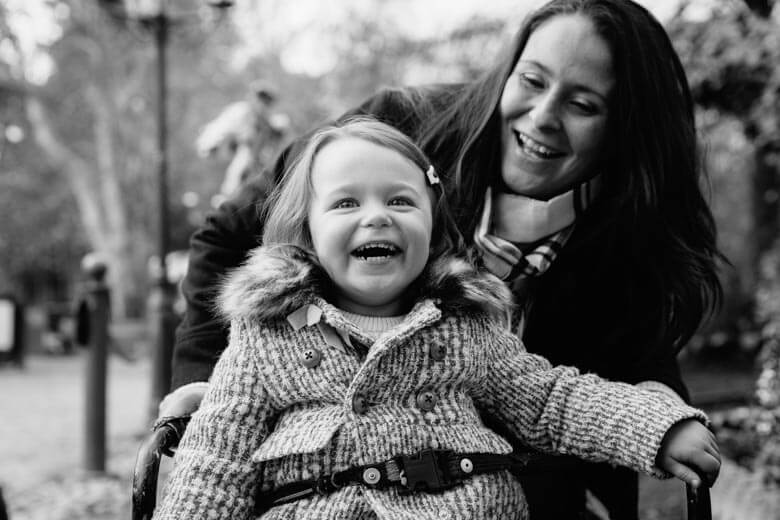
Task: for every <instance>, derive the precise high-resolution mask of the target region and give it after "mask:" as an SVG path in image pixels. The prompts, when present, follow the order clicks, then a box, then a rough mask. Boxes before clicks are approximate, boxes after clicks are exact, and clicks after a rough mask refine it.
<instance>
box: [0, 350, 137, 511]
mask: <svg viewBox="0 0 780 520" xmlns="http://www.w3.org/2000/svg"><path fill="white" fill-rule="evenodd" d="M85 362H86V354H85V353H84V352H81V353H79V354H77V355H74V356H67V357H62V356H56V357H54V356H51V357H50V356H40V355H33V356H28V357H27V358H26V359H25V366H24V368H23V369H21V370H20V369H18V368H15V367H12V366H0V417H2V418H3V419H2V420H0V486H2V488H3V494H4V496H5V499H6V501H7V502H8V507H9V509H10V512H11V520H21V519H23V518H60V517H62V518H65V516H57V515H55V514H53V511H52V510H49V512H48V515H47V516H36V514H35V513H33V512H32V511H33V509H40V508H32V509H31V505H30V504H29V502H30V501H38V502H40V501H41V500H48V499H49V498H51V499H52V500H55V499H56V497H49V498H47V497H45V496H41V495H42V487H43V486H44V484H46V483H50V482H52V481H55V482H56V481H60V482H61V484H62V485H64V486H65V488H67V484H68V481H69V480H70V481H78V480H82V479H83V475H82V474H83V473H84V472H83V470H82V468H83V460H84V446H83V444H84V440H83V439H84V422H85V418H84V407H85V393H86V389H85V383H84V373H85ZM149 374H150V364H149V361H148V360H147V359H142V360H139V361H137V362H133V363H128V362H127V361H124V360H121V359H119V358H117V357H116V356H110V357H109V364H108V394H107V403H108V411H107V426H106V428H107V442H106V444H107V445H106V450H107V452H108V464H107V468H106V469H107V472H108V473H109V474H111V475H115V477H114V479H115V480H117V481H118V482H117V485H118V486H119V487H121V488H122V489H124V490H125V491H123V493H125V494H126V493H129V489H130V487H129V484H127V483H128V482H130V480H129V479H130V476H131V474H132V465H133V459H134V453H135V446H137V445H138V439H139V436H140V435H141V434H143V432H144V430H145V428H146V410H147V407H148V402H149V395H150V387H151V383H150V375H149ZM60 487H62V486H60ZM88 491H89V490H88V489H87V490H84V489H80V490H79V491H78V493H80V494H83V493H84V492H88ZM65 498H67V497H65ZM73 498H74V501H75V500H76V499H77V497H73ZM78 498H85V499H86V498H87V497H78ZM39 505H40V506H41V507H43V506H44V505H45V504H39ZM52 505H53V504H52ZM25 511H27V512H28V513H29V514H26V513H25ZM15 512H16V514H14V513H15ZM128 516H129V513H128ZM98 517H100V516H93V518H98Z"/></svg>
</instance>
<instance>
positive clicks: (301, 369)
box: [156, 119, 720, 519]
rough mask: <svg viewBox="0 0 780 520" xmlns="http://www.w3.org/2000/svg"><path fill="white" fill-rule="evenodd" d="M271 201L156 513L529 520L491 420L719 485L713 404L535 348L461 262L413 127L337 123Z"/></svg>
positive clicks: (553, 442)
mask: <svg viewBox="0 0 780 520" xmlns="http://www.w3.org/2000/svg"><path fill="white" fill-rule="evenodd" d="M269 208H270V209H269V212H268V214H267V221H266V226H265V234H264V243H265V245H264V246H262V247H259V248H257V249H256V250H255V251H254V252H253V254H252V256H251V258H250V259H249V260H248V261H247V263H246V264H245V265H244V266H243V267H241V268H239V269H238V270H236V271H235V272H234V273H232V274H231V275H230V276H229V278H228V279H227V281H226V283H225V285H224V288H223V292H222V294H221V297H220V306H221V309H222V312H223V313H224V314H225V315H226V317H228V318H229V319H230V327H231V328H230V345H229V347H228V348H227V349H226V350H225V352H224V353H223V354H222V357H221V358H220V360H219V362H218V363H217V366H216V369H215V371H214V374H213V376H212V378H211V381H210V387H209V390H208V392H207V393H206V396H205V398H204V400H203V403H202V404H201V406H200V408H199V410H198V411H197V413H196V414H195V415H194V416H193V418H192V422H191V423H190V425H189V427H188V428H187V431H186V433H185V435H184V438H183V439H182V442H181V445H180V447H179V449H178V452H177V454H176V459H175V463H176V464H175V468H174V471H173V473H172V475H171V477H170V479H169V483H168V486H167V492H166V496H165V498H164V500H163V503H162V504H161V507H160V509H159V511H158V512H157V515H156V518H160V519H170V518H249V517H253V516H261V517H262V518H263V519H306V518H311V519H314V518H317V519H319V518H323V519H324V518H340V519H341V518H387V519H399V518H409V519H411V518H414V519H423V518H435V519H442V518H470V519H480V518H490V519H497V518H525V517H527V506H526V503H525V500H524V496H523V493H522V489H521V487H520V485H519V484H518V482H517V480H516V479H515V478H514V477H513V476H512V474H511V473H510V471H509V469H511V467H512V459H511V457H510V456H508V455H507V454H508V453H509V452H511V448H510V446H509V444H508V443H507V441H506V440H505V439H503V438H502V437H500V436H499V435H497V434H495V433H494V432H493V431H491V430H490V429H488V428H486V427H485V426H484V425H483V423H482V421H481V420H480V412H487V413H489V414H491V415H493V416H495V417H496V418H497V419H498V420H500V421H502V422H503V423H505V424H506V425H507V426H508V427H509V429H510V430H511V431H512V432H513V433H514V434H516V435H517V437H518V438H519V439H520V440H522V441H523V442H524V443H526V444H527V445H528V446H529V447H532V448H535V449H537V450H540V451H543V452H550V453H559V454H570V455H574V456H576V457H580V458H583V459H587V460H592V461H607V462H610V463H613V464H619V465H623V466H627V467H630V468H633V469H635V470H638V471H642V472H645V473H648V474H652V475H655V476H659V477H660V476H666V475H667V472H669V473H672V474H673V475H676V476H678V477H680V478H682V479H684V480H686V481H688V482H690V483H692V484H694V485H698V484H699V481H698V477H697V476H696V472H698V473H699V474H702V475H706V476H707V478H708V480H710V481H713V480H714V478H715V477H716V476H717V472H718V469H719V466H720V461H719V453H718V448H717V445H716V443H715V440H714V437H713V436H712V434H711V433H710V432H709V431H708V430H707V428H706V427H705V426H704V425H703V424H702V423H703V422H705V421H706V417H705V416H704V414H703V413H702V412H700V411H698V410H695V409H693V408H690V407H688V406H685V405H683V404H681V403H680V402H679V401H678V400H676V399H673V398H670V397H669V396H667V395H665V394H663V393H660V392H647V391H642V390H639V389H637V388H635V387H633V386H631V385H626V384H622V383H611V382H607V381H605V380H603V379H600V378H598V377H596V376H595V375H581V374H579V373H578V372H577V371H576V369H574V368H569V367H563V366H559V367H552V366H551V365H550V363H549V362H547V361H546V360H545V359H544V358H541V357H539V356H535V355H532V354H529V353H527V352H526V351H525V350H524V348H523V345H522V343H521V342H520V341H519V340H518V339H517V338H516V337H515V336H514V335H512V334H511V333H510V332H509V331H507V330H506V328H505V327H504V326H503V325H502V322H503V318H504V317H505V316H506V314H507V312H508V311H509V310H510V309H511V307H512V304H511V295H510V293H509V291H508V290H507V289H506V288H505V286H504V284H503V283H502V282H501V281H500V280H499V279H498V278H496V277H495V276H493V275H491V274H488V273H486V272H481V271H479V270H477V269H475V268H474V267H473V266H472V264H471V263H470V262H468V261H467V260H466V259H464V258H463V256H462V255H461V256H457V254H458V253H459V252H460V251H461V249H462V246H461V242H460V240H459V235H458V234H457V232H456V231H455V229H454V226H453V224H452V218H451V216H450V215H449V213H448V211H447V208H446V204H445V199H444V195H443V191H442V189H441V185H440V184H439V179H438V177H437V176H436V173H435V171H434V169H433V167H432V166H431V165H430V164H429V163H428V161H427V159H426V158H425V156H424V155H423V154H422V152H421V151H420V150H419V149H418V148H417V147H416V146H415V145H414V144H413V143H412V142H411V141H410V140H409V139H408V138H407V137H406V136H404V135H403V134H402V133H400V132H399V131H397V130H395V129H393V128H391V127H389V126H387V125H385V124H382V123H379V122H377V121H373V120H366V119H357V120H352V121H349V122H347V123H345V124H343V125H342V126H332V127H327V128H325V129H323V130H321V131H319V132H318V133H316V134H315V135H314V136H313V137H312V138H311V140H310V141H309V142H308V145H307V147H306V149H305V150H304V151H303V152H302V154H301V155H300V156H299V158H298V160H297V162H296V163H295V164H294V165H293V166H292V167H291V168H290V170H289V171H288V172H287V174H286V176H285V178H284V181H283V182H282V184H281V186H280V187H279V189H278V190H277V191H276V192H275V193H274V195H273V196H272V199H271V201H270V206H269Z"/></svg>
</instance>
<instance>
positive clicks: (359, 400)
mask: <svg viewBox="0 0 780 520" xmlns="http://www.w3.org/2000/svg"><path fill="white" fill-rule="evenodd" d="M367 409H368V402H367V401H366V398H365V397H364V396H362V395H360V394H355V396H354V397H353V398H352V411H353V412H355V413H356V414H362V413H365V411H366V410H367Z"/></svg>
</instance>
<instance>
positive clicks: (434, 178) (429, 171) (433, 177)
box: [425, 165, 441, 186]
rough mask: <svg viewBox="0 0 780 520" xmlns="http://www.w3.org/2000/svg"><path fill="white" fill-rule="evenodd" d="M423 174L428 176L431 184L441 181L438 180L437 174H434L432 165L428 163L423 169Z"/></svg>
mask: <svg viewBox="0 0 780 520" xmlns="http://www.w3.org/2000/svg"><path fill="white" fill-rule="evenodd" d="M425 176H426V177H428V183H429V184H430V185H431V186H433V185H434V184H439V183H440V182H441V181H440V180H439V176H438V175H436V169H435V168H434V167H433V165H430V166H429V167H428V169H427V170H425Z"/></svg>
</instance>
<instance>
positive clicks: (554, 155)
mask: <svg viewBox="0 0 780 520" xmlns="http://www.w3.org/2000/svg"><path fill="white" fill-rule="evenodd" d="M512 133H513V134H514V136H515V141H516V142H517V151H518V153H522V154H523V155H526V156H528V157H530V158H531V159H541V160H550V159H559V158H561V157H564V156H565V155H566V153H564V152H562V151H560V150H557V149H555V148H553V147H551V146H548V145H545V144H543V143H542V142H541V141H538V140H536V139H534V138H533V137H531V136H530V135H528V134H526V133H524V132H521V131H520V130H515V129H513V130H512Z"/></svg>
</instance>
